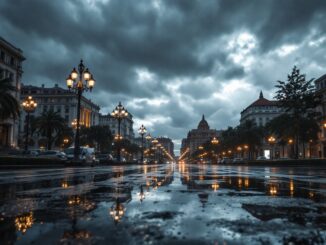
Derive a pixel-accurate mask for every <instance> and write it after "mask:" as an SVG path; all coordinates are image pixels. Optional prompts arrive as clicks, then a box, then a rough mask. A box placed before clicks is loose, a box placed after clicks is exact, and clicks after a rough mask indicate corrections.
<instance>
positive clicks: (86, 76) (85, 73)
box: [66, 60, 95, 160]
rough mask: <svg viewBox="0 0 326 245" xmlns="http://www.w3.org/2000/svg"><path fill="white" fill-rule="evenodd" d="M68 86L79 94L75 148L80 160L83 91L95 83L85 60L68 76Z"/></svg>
mask: <svg viewBox="0 0 326 245" xmlns="http://www.w3.org/2000/svg"><path fill="white" fill-rule="evenodd" d="M66 82H67V87H68V89H69V91H72V92H74V93H75V94H76V95H77V122H76V135H75V148H74V159H75V160H79V153H80V144H79V130H80V100H81V96H82V94H83V92H84V91H85V92H86V91H88V90H89V91H92V89H93V88H94V85H95V80H94V78H93V75H92V74H91V73H90V72H89V70H88V68H85V66H84V64H83V60H80V63H79V65H78V71H77V70H76V68H74V69H73V70H72V72H71V74H70V75H69V76H68V78H67V80H66Z"/></svg>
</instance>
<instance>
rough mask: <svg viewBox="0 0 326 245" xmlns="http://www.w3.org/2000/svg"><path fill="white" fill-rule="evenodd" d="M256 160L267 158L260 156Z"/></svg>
mask: <svg viewBox="0 0 326 245" xmlns="http://www.w3.org/2000/svg"><path fill="white" fill-rule="evenodd" d="M256 160H267V158H266V157H265V156H258V157H257V159H256Z"/></svg>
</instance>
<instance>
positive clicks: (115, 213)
mask: <svg viewBox="0 0 326 245" xmlns="http://www.w3.org/2000/svg"><path fill="white" fill-rule="evenodd" d="M124 213H125V207H124V206H123V205H122V203H121V202H120V200H119V198H117V199H116V201H115V203H114V204H113V205H112V207H111V208H110V215H111V217H112V218H113V220H114V222H115V223H118V222H119V221H120V220H121V218H122V217H123V215H124Z"/></svg>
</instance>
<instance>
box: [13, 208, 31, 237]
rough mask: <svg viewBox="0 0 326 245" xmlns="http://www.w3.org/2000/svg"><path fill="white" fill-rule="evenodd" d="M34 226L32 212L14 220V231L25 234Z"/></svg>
mask: <svg viewBox="0 0 326 245" xmlns="http://www.w3.org/2000/svg"><path fill="white" fill-rule="evenodd" d="M33 224H34V217H33V212H29V213H27V214H24V215H21V216H17V217H16V218H15V226H16V230H17V231H20V232H22V233H23V234H25V232H26V231H27V230H28V229H29V228H31V227H32V225H33Z"/></svg>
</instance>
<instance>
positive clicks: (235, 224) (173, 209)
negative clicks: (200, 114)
mask: <svg viewBox="0 0 326 245" xmlns="http://www.w3.org/2000/svg"><path fill="white" fill-rule="evenodd" d="M86 170H87V168H76V169H62V170H55V171H50V170H48V171H47V172H46V173H45V172H44V171H41V170H35V171H34V172H33V177H32V178H29V177H28V173H26V172H25V173H24V174H22V173H21V172H19V171H13V172H12V173H11V174H12V178H15V175H19V176H20V179H21V180H23V181H22V182H19V181H16V182H11V180H10V178H8V179H7V181H3V180H2V182H1V183H2V184H1V191H0V194H1V195H0V197H1V203H0V208H1V219H0V220H1V223H0V228H1V232H2V234H5V236H4V237H6V239H7V240H6V241H7V242H11V243H13V242H18V240H17V235H15V232H20V233H21V234H23V236H19V239H20V240H19V242H22V243H23V242H24V241H29V242H34V243H42V242H43V241H44V239H45V237H44V234H43V233H41V232H40V233H39V235H37V234H38V233H37V232H36V231H38V230H39V228H38V226H39V225H40V224H44V225H45V226H44V227H47V229H48V231H47V234H51V235H50V236H47V237H46V238H47V239H48V240H50V241H51V242H52V243H58V241H60V242H81V241H87V242H89V243H94V242H95V243H99V244H101V243H102V244H105V243H104V241H107V239H109V240H110V241H112V243H113V244H119V242H121V241H124V243H126V242H127V243H128V241H129V242H130V243H131V241H133V240H134V239H136V240H135V241H139V242H140V241H142V242H143V241H144V239H147V240H146V241H150V242H152V243H160V242H161V241H164V242H165V243H168V242H169V241H171V240H187V239H188V240H194V241H195V240H196V241H202V242H208V243H209V242H211V241H216V242H219V244H220V243H222V242H225V243H227V242H231V241H232V242H234V243H243V242H246V243H255V241H257V240H256V238H257V237H261V238H264V239H267V240H268V241H275V240H282V238H283V237H284V236H285V235H286V234H287V235H288V234H292V233H293V234H294V233H295V234H296V232H297V233H298V234H299V235H300V234H301V235H302V236H305V235H307V234H308V233H309V232H312V231H320V232H321V234H322V235H323V236H324V235H325V232H322V229H324V228H325V224H324V223H323V222H320V220H322V215H323V213H324V212H325V208H324V207H325V195H324V194H323V192H322V191H323V189H324V187H325V186H324V183H323V182H318V181H311V180H312V179H313V178H314V176H320V173H321V171H323V169H319V168H316V169H315V170H310V171H306V169H304V168H289V169H287V168H284V169H281V168H266V167H265V168H264V167H241V166H217V165H202V164H201V165H188V164H186V163H182V164H179V165H178V166H174V165H172V164H170V165H144V166H136V165H135V166H115V167H102V168H92V169H89V170H91V171H90V172H87V171H86ZM38 171H39V172H38ZM38 174H39V177H38ZM0 176H1V173H0ZM46 176H47V177H46ZM319 179H320V178H319ZM23 200H30V201H29V202H30V203H33V205H29V206H26V205H22V204H25V202H24V201H23ZM23 206H24V208H23ZM278 219H282V223H281V224H280V225H276V226H273V227H275V228H273V229H270V230H268V229H267V227H269V226H270V224H269V223H268V222H276V221H277V220H278ZM302 222H305V223H309V227H310V228H307V229H306V230H305V232H302V233H300V229H301V228H300V227H301V226H302ZM10 223H12V224H13V226H14V227H15V229H14V231H13V230H12V229H9V228H6V227H10V225H9V226H8V225H5V224H10ZM305 223H303V224H305ZM50 224H56V225H55V227H56V228H53V227H52V226H50ZM248 224H249V225H248ZM58 227H60V228H58ZM150 227H157V230H156V231H153V229H152V228H150ZM249 227H251V228H250V229H249ZM289 227H291V229H290V228H289ZM108 231H110V232H108ZM135 231H137V232H140V234H141V235H139V234H138V233H137V232H135ZM217 231H218V232H217ZM239 231H240V232H239ZM94 239H95V240H94ZM96 239H97V240H96ZM137 239H138V240H137ZM87 242H86V243H87ZM142 242H141V243H142Z"/></svg>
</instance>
